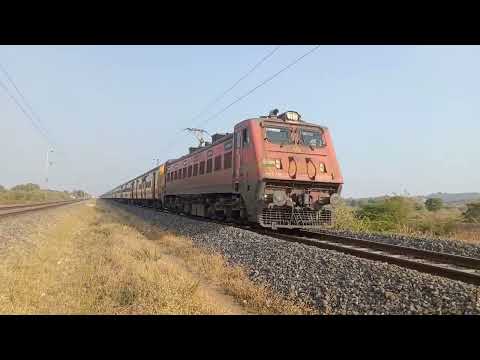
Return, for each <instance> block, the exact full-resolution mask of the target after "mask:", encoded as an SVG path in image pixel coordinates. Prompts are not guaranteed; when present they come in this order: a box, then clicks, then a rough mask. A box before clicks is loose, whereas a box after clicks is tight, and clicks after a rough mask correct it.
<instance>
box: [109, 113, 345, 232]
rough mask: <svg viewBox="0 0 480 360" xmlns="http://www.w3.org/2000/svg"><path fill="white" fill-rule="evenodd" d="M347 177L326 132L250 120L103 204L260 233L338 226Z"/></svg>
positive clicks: (281, 119)
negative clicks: (239, 224)
mask: <svg viewBox="0 0 480 360" xmlns="http://www.w3.org/2000/svg"><path fill="white" fill-rule="evenodd" d="M342 186H343V177H342V174H341V172H340V167H339V164H338V161H337V158H336V155H335V149H334V147H333V142H332V138H331V135H330V132H329V130H328V128H326V127H323V126H319V125H317V124H313V123H309V122H306V121H304V120H302V119H301V116H300V114H299V113H298V112H295V111H286V112H284V113H282V114H278V110H276V109H275V110H273V111H271V112H270V114H269V115H268V116H260V117H258V118H252V119H247V120H244V121H241V122H239V123H237V124H236V125H235V126H234V129H233V132H232V133H225V134H214V135H213V136H212V142H205V143H203V144H202V143H201V144H200V146H197V147H191V148H190V149H189V153H188V154H186V155H184V156H182V157H180V158H178V159H174V160H167V161H166V162H165V163H163V164H161V165H158V166H156V167H155V168H153V169H151V170H149V171H147V172H145V173H144V174H141V175H140V176H137V177H136V178H134V179H131V180H130V181H127V182H125V183H124V184H121V185H119V186H117V187H116V188H114V189H113V190H111V191H109V192H107V193H106V194H104V195H102V196H101V198H106V199H114V200H117V201H120V202H124V203H129V204H135V205H142V206H148V207H152V208H159V209H168V210H170V211H175V212H181V213H185V214H188V215H194V216H200V217H208V218H216V219H228V220H233V221H244V222H253V223H257V224H260V225H261V226H263V227H267V228H272V229H277V228H290V229H293V228H300V229H302V228H319V227H328V226H329V225H332V223H333V216H332V205H334V204H335V203H336V201H338V198H339V195H340V192H341V190H342Z"/></svg>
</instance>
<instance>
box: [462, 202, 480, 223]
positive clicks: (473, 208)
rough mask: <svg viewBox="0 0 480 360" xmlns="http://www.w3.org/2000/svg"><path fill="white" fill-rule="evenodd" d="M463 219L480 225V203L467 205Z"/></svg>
mask: <svg viewBox="0 0 480 360" xmlns="http://www.w3.org/2000/svg"><path fill="white" fill-rule="evenodd" d="M463 217H464V218H465V220H466V221H468V222H473V223H480V202H476V203H470V204H467V209H466V210H465V212H464V213H463Z"/></svg>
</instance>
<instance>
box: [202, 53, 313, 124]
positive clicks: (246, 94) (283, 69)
mask: <svg viewBox="0 0 480 360" xmlns="http://www.w3.org/2000/svg"><path fill="white" fill-rule="evenodd" d="M319 47H320V45H317V46H315V47H314V48H313V49H311V50H309V51H307V52H306V53H305V54H303V55H302V56H300V57H298V58H296V59H295V60H293V61H292V62H290V63H289V64H287V65H286V66H284V67H283V68H282V69H280V70H279V71H277V72H276V73H275V74H273V75H271V76H269V77H268V78H266V79H265V80H263V81H262V82H261V83H260V84H258V85H257V86H255V87H254V88H252V89H250V90H248V91H247V92H246V93H244V94H243V95H241V96H240V97H238V98H237V99H236V100H235V101H233V102H231V103H230V104H228V105H227V106H225V107H224V108H223V109H221V110H220V111H218V112H216V113H215V114H213V115H212V116H210V117H209V118H207V119H206V120H205V122H204V123H203V126H205V125H206V123H207V122H208V121H210V120H212V119H214V118H216V117H217V116H219V115H220V114H222V113H224V112H225V111H226V110H228V109H229V108H231V107H232V106H233V105H235V104H236V103H238V102H239V101H241V100H243V99H244V98H246V97H247V96H248V95H250V94H252V93H253V92H255V91H256V90H257V89H259V88H261V87H262V86H264V85H265V84H267V83H269V82H270V81H272V80H273V79H275V78H276V77H277V76H278V75H280V74H281V73H282V72H284V71H286V70H288V69H289V68H291V67H292V66H293V65H295V64H296V63H298V62H299V61H301V60H302V59H303V58H305V57H307V56H308V55H310V54H311V53H313V52H314V51H315V50H317V49H318V48H319Z"/></svg>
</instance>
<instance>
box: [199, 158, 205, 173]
mask: <svg viewBox="0 0 480 360" xmlns="http://www.w3.org/2000/svg"><path fill="white" fill-rule="evenodd" d="M203 174H205V161H200V175H203Z"/></svg>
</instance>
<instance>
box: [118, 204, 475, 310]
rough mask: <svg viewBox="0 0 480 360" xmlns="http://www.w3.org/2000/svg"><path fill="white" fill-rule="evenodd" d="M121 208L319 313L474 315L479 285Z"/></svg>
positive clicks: (155, 213) (196, 221)
mask: <svg viewBox="0 0 480 360" xmlns="http://www.w3.org/2000/svg"><path fill="white" fill-rule="evenodd" d="M121 207H122V208H125V209H128V211H130V212H132V213H135V214H137V215H139V216H141V217H142V218H144V219H146V220H148V221H150V222H152V223H155V224H157V225H158V226H160V228H162V229H163V230H166V231H171V232H175V233H177V234H180V235H183V236H187V237H189V238H191V239H192V240H193V241H194V242H195V243H197V244H198V245H201V246H204V247H207V248H211V249H214V250H216V251H218V252H220V253H222V254H223V255H224V256H225V257H226V258H227V259H228V261H230V262H231V263H234V264H239V265H242V266H244V267H245V268H246V269H247V271H248V273H249V276H250V278H251V279H252V280H254V281H260V282H265V283H267V284H269V285H270V286H271V287H272V288H273V289H274V290H276V291H278V292H280V293H282V294H284V295H286V296H287V295H293V296H296V297H298V298H301V299H302V300H304V301H305V302H307V303H309V304H311V305H312V306H314V307H316V308H317V309H318V310H319V311H320V313H323V314H480V292H479V287H476V286H473V285H469V284H465V283H462V282H459V281H454V280H450V279H445V278H441V277H437V276H432V275H429V274H424V273H420V272H417V271H413V270H409V269H404V268H401V267H399V266H395V265H390V264H386V263H381V262H376V261H371V260H366V259H361V258H356V257H354V256H350V255H346V254H343V253H338V252H335V251H330V250H324V249H318V248H314V247H311V246H307V245H303V244H296V243H290V242H287V241H283V240H279V239H275V238H271V237H268V236H264V235H260V234H257V233H254V232H252V231H247V230H242V229H238V228H235V227H231V226H227V225H221V224H215V223H211V222H205V221H200V220H195V219H191V218H187V217H183V216H178V215H174V214H168V213H162V212H155V211H153V210H150V209H145V208H136V207H129V206H124V205H121Z"/></svg>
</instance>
